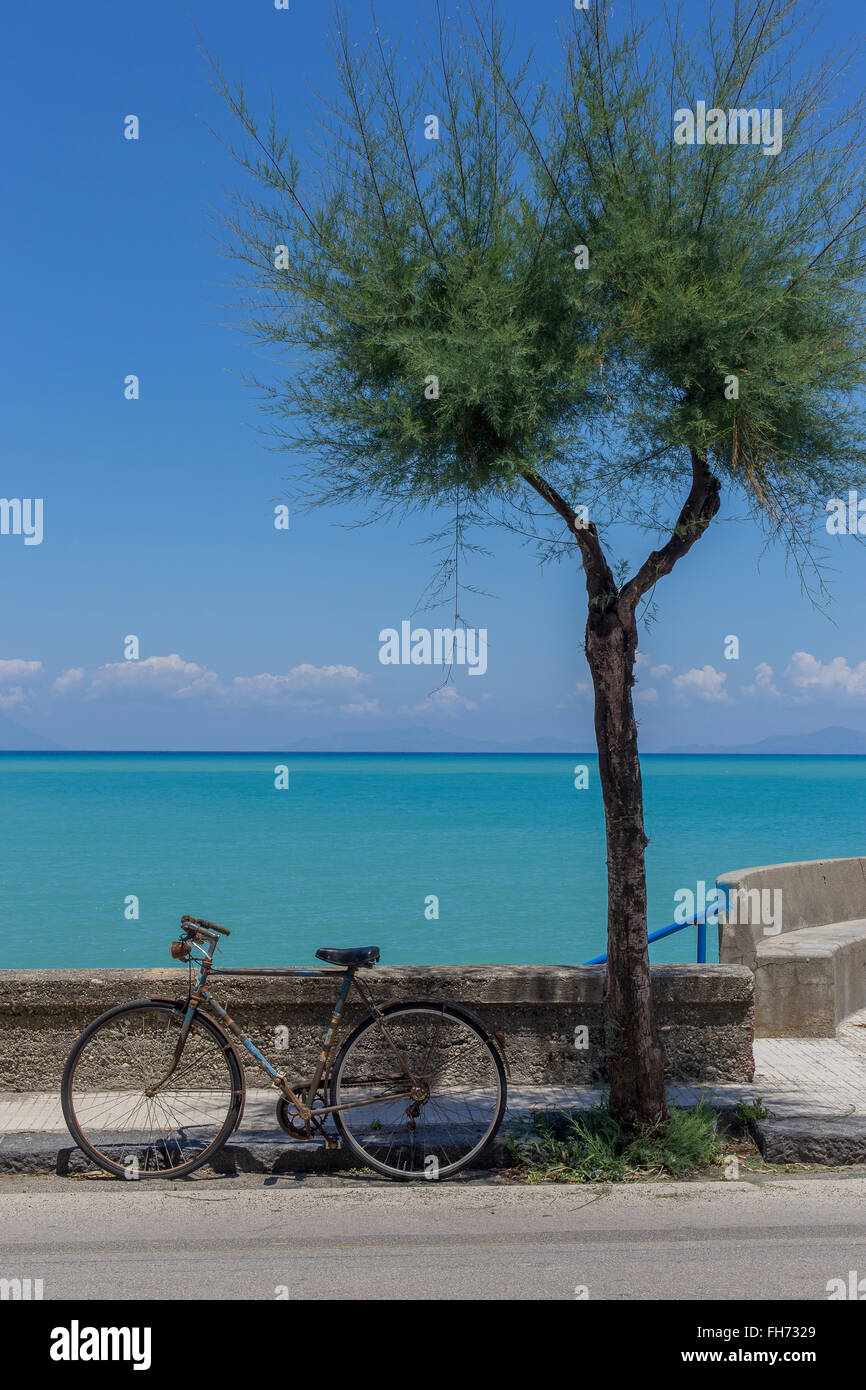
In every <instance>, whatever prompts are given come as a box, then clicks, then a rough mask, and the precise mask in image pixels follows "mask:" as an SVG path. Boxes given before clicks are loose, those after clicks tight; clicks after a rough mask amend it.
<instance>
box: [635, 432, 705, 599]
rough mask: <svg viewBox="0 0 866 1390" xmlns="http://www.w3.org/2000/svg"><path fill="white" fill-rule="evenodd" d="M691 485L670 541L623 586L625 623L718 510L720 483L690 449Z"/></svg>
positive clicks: (699, 535)
mask: <svg viewBox="0 0 866 1390" xmlns="http://www.w3.org/2000/svg"><path fill="white" fill-rule="evenodd" d="M691 455H692V486H691V490H690V492H689V495H688V497H687V498H686V500H685V502H684V503H683V509H682V511H681V512H680V514H679V516H678V518H677V522H676V525H675V526H674V529H673V531H672V532H671V535H670V539H669V540H668V541H667V542H666V544H665V545H663V546H662V548H661V550H654V551H653V552H652V554H651V555H648V556H647V558H646V560H644V562H643V564H642V565H641V567H640V569H639V570H638V572H637V574H636V575H634V577H633V578H632V579H630V580H629V581H628V583H627V584H624V585H623V587H622V590H621V591H620V596H619V605H618V606H619V611H620V614H621V616H622V618H623V620H624V621H627V620H631V619H632V618H633V616H634V610H635V608H636V607H637V605H638V602H639V601H640V599H641V598H642V597H643V595H644V594H645V593H646V592H647V590H648V589H651V588H652V587H653V585H654V584H655V583H656V582H657V580H659V579H661V578H662V576H663V575H665V574H670V572H671V570H672V569H673V567H674V565H675V564H676V563H677V560H681V559H682V557H683V556H684V555H685V554H686V553H687V552H688V551H689V550H691V548H692V546H693V545H694V543H695V541H696V540H699V539H700V537H701V536H702V535H703V534H704V532H705V531H706V529H707V527H708V526H709V524H710V522H711V521H712V519H713V517H714V516H715V515H716V512H717V511H718V510H719V491H720V484H719V480H718V478H716V477H714V476H713V474H712V473H711V472H710V469H709V467H708V465H707V461H706V459H705V458H704V457H703V455H702V454H699V453H698V451H697V449H694V448H693V449H692V450H691Z"/></svg>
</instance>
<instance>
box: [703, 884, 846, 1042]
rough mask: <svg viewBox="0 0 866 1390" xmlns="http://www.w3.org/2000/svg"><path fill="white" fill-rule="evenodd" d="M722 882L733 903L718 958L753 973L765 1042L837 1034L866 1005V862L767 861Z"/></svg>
mask: <svg viewBox="0 0 866 1390" xmlns="http://www.w3.org/2000/svg"><path fill="white" fill-rule="evenodd" d="M716 883H717V885H718V887H719V888H722V889H724V891H725V894H726V896H727V898H728V902H729V904H730V905H731V910H729V912H728V914H727V915H726V917H725V918H721V917H720V922H719V959H720V960H721V961H723V962H724V963H726V964H736V965H747V966H748V967H749V968H750V969H751V970H753V971H754V973H755V1032H756V1034H757V1035H758V1036H759V1037H834V1036H835V1033H836V1028H837V1025H838V1024H839V1023H840V1022H841V1021H842V1019H843V1018H846V1017H847V1016H848V1015H849V1014H851V1013H854V1012H855V1011H856V1010H858V1009H862V1008H864V1007H866V859H863V858H853V859H814V860H800V861H798V862H795V863H791V864H766V865H762V866H760V867H758V868H752V869H739V870H737V871H736V872H735V873H732V874H724V875H722V876H721V877H720V878H718V879H717V880H716ZM734 903H736V905H737V916H738V920H736V921H731V920H729V919H730V917H731V915H732V908H733V904H734Z"/></svg>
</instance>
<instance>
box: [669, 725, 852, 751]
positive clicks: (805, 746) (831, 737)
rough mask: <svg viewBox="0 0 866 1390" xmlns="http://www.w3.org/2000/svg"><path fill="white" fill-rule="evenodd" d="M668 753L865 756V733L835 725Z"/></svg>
mask: <svg viewBox="0 0 866 1390" xmlns="http://www.w3.org/2000/svg"><path fill="white" fill-rule="evenodd" d="M665 752H666V753H670V754H685V753H703V754H706V753H729V754H730V753H752V754H756V755H758V756H760V755H761V754H762V753H777V754H779V755H782V756H784V755H787V756H788V757H793V756H796V755H798V754H800V755H804V754H809V753H812V754H825V755H827V754H836V755H839V756H849V757H850V756H851V754H854V753H862V754H864V755H866V734H861V733H859V732H858V731H857V730H856V729H843V728H840V727H839V725H832V726H831V727H830V728H828V729H816V730H815V732H814V733H811V734H771V735H770V737H769V738H762V739H761V740H760V742H759V743H738V744H731V745H729V746H723V745H721V744H718V743H702V744H698V743H690V744H685V745H683V746H681V747H678V748H666V749H665Z"/></svg>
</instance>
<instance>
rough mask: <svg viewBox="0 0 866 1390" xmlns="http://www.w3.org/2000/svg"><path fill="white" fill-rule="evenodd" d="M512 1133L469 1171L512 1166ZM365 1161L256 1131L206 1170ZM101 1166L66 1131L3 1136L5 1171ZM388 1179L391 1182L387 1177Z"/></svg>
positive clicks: (1, 1166)
mask: <svg viewBox="0 0 866 1390" xmlns="http://www.w3.org/2000/svg"><path fill="white" fill-rule="evenodd" d="M506 1138H507V1134H506V1136H505V1137H502V1136H501V1135H497V1136H496V1138H495V1139H494V1140H493V1142H492V1143H491V1144H489V1145H488V1146H487V1148H486V1149H485V1150H484V1152H483V1154H480V1155H479V1156H478V1159H477V1160H476V1163H473V1164H472V1167H471V1168H469V1169H467V1170H466V1171H468V1172H472V1171H473V1170H475V1169H476V1167H477V1170H479V1171H482V1172H489V1171H491V1170H493V1169H497V1168H506V1167H509V1166H510V1165H511V1163H512V1161H513V1160H512V1158H511V1155H510V1153H509V1152H508V1149H507V1148H506ZM362 1166H363V1165H362V1163H361V1160H360V1159H358V1158H356V1157H355V1155H354V1154H353V1153H352V1152H351V1151H350V1150H347V1149H345V1148H339V1149H329V1148H327V1147H326V1146H325V1145H324V1144H322V1143H321V1142H315V1141H313V1142H309V1143H307V1142H304V1141H301V1140H295V1139H290V1138H289V1137H288V1136H287V1135H273V1134H270V1133H269V1134H257V1133H255V1132H254V1131H253V1132H250V1133H248V1134H247V1135H245V1136H243V1138H242V1140H241V1141H240V1142H238V1141H237V1140H235V1141H234V1142H232V1143H229V1144H226V1146H225V1148H224V1149H221V1150H220V1152H219V1153H218V1154H217V1155H216V1157H215V1158H214V1160H213V1162H212V1163H209V1164H207V1165H205V1168H204V1169H202V1170H201V1171H204V1172H206V1171H208V1169H209V1170H210V1171H211V1172H214V1173H219V1174H221V1175H229V1176H233V1175H235V1174H238V1173H272V1174H275V1175H278V1174H280V1173H347V1172H352V1171H355V1172H358V1171H360V1169H361V1168H362ZM99 1171H100V1170H99V1169H98V1168H97V1167H96V1166H95V1164H93V1163H91V1162H90V1160H89V1159H88V1158H87V1157H86V1156H85V1155H84V1154H83V1153H82V1152H81V1150H80V1149H78V1148H76V1147H75V1145H73V1144H70V1142H69V1135H68V1134H65V1133H55V1132H49V1133H24V1132H22V1133H17V1134H5V1135H3V1136H2V1137H0V1175H3V1174H6V1175H10V1174H18V1175H22V1174H26V1173H31V1174H32V1173H36V1174H38V1173H53V1174H55V1175H56V1176H58V1177H69V1176H70V1175H73V1174H76V1173H94V1172H99ZM383 1181H387V1179H385V1178H384V1177H383Z"/></svg>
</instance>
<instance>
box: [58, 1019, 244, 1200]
mask: <svg viewBox="0 0 866 1390" xmlns="http://www.w3.org/2000/svg"><path fill="white" fill-rule="evenodd" d="M186 1007H187V1005H186V1001H185V1000H183V1001H180V1000H178V1001H172V1000H167V999H134V1000H131V1001H130V1002H129V1003H128V1004H119V1005H117V1007H116V1008H113V1009H107V1010H106V1012H105V1013H103V1014H100V1015H99V1017H98V1018H95V1019H94V1020H93V1022H92V1023H90V1024H88V1026H87V1027H86V1028H85V1029H84V1031H83V1032H82V1033H81V1034H80V1035H79V1037H78V1038H77V1039H76V1040H75V1042H74V1044H73V1046H72V1049H71V1051H70V1053H69V1056H68V1057H67V1059H66V1063H65V1066H64V1068H63V1077H62V1079H61V1083H60V1101H61V1106H62V1108H63V1118H64V1119H65V1121H66V1125H67V1128H68V1130H69V1132H70V1134H71V1135H72V1138H73V1139H74V1140H75V1143H76V1144H77V1146H78V1148H79V1149H80V1150H81V1151H82V1153H84V1154H86V1155H87V1157H88V1158H90V1159H91V1160H92V1161H93V1162H94V1163H95V1164H96V1165H97V1166H98V1167H99V1168H102V1169H103V1170H104V1171H105V1172H106V1173H111V1174H112V1176H114V1177H121V1178H128V1177H129V1175H130V1170H129V1168H128V1167H127V1166H126V1165H125V1164H122V1163H117V1162H115V1161H114V1160H112V1159H111V1158H110V1157H109V1156H108V1155H106V1154H104V1153H102V1152H101V1151H100V1150H99V1149H98V1148H97V1147H96V1146H95V1144H94V1143H92V1142H91V1140H90V1139H88V1137H87V1135H86V1133H85V1132H84V1130H83V1129H82V1127H81V1124H80V1123H79V1120H78V1117H77V1115H76V1109H75V1093H74V1090H75V1075H76V1068H77V1067H78V1064H79V1062H80V1060H81V1058H82V1056H83V1055H84V1053H85V1050H86V1048H87V1045H88V1044H89V1043H90V1042H91V1040H92V1039H93V1038H94V1037H95V1035H96V1034H97V1033H98V1032H99V1031H100V1029H103V1028H105V1027H106V1026H107V1025H109V1024H110V1023H111V1021H112V1020H116V1019H118V1018H119V1017H120V1016H121V1015H123V1014H130V1015H132V1014H135V1013H144V1012H148V1013H151V1014H152V1013H160V1012H165V1013H166V1015H167V1017H171V1016H178V1017H180V1018H182V1016H183V1014H184V1013H185V1012H186ZM192 1027H193V1028H195V1029H201V1030H202V1032H203V1034H204V1035H205V1036H207V1037H208V1038H209V1039H210V1040H211V1041H213V1043H214V1045H215V1046H216V1047H218V1048H219V1050H220V1052H221V1053H222V1054H223V1056H224V1059H225V1062H226V1065H227V1068H228V1077H229V1081H230V1087H231V1100H230V1102H229V1104H228V1107H227V1113H226V1118H225V1121H224V1122H223V1124H222V1125H221V1127H220V1129H219V1132H218V1133H217V1135H216V1137H215V1138H214V1139H213V1140H211V1142H210V1143H208V1144H207V1146H206V1147H205V1149H204V1150H203V1151H201V1152H199V1153H197V1154H196V1155H195V1156H194V1157H193V1158H191V1159H189V1160H187V1161H185V1162H184V1163H181V1164H178V1165H177V1166H175V1167H170V1168H153V1169H149V1168H147V1167H146V1166H145V1167H144V1168H143V1169H142V1168H139V1169H138V1170H137V1171H136V1173H135V1176H136V1178H162V1179H174V1178H182V1177H186V1176H187V1175H188V1174H189V1173H193V1172H195V1171H196V1169H198V1168H201V1167H203V1166H204V1165H205V1164H206V1163H209V1162H210V1161H211V1160H212V1159H213V1158H214V1157H215V1156H216V1154H218V1153H219V1151H220V1149H222V1148H223V1146H224V1145H225V1143H226V1141H227V1140H228V1138H229V1135H230V1134H231V1133H232V1130H233V1129H234V1128H235V1126H236V1124H237V1121H238V1117H239V1115H240V1114H241V1109H242V1105H243V1097H244V1088H245V1081H244V1074H243V1068H242V1066H241V1064H240V1062H239V1061H238V1058H237V1055H236V1053H235V1051H234V1048H233V1047H232V1044H231V1040H230V1039H229V1038H227V1037H226V1035H225V1034H224V1033H223V1032H222V1030H221V1029H220V1028H218V1027H217V1025H216V1024H215V1023H214V1021H213V1020H212V1019H210V1018H208V1016H207V1015H206V1014H203V1013H200V1012H199V1013H196V1015H195V1018H194V1020H193V1024H192ZM182 1056H183V1054H181V1057H182ZM79 1104H80V1102H79ZM134 1142H135V1141H124V1142H121V1143H118V1144H117V1147H119V1148H120V1147H132V1145H133V1143H134Z"/></svg>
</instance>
